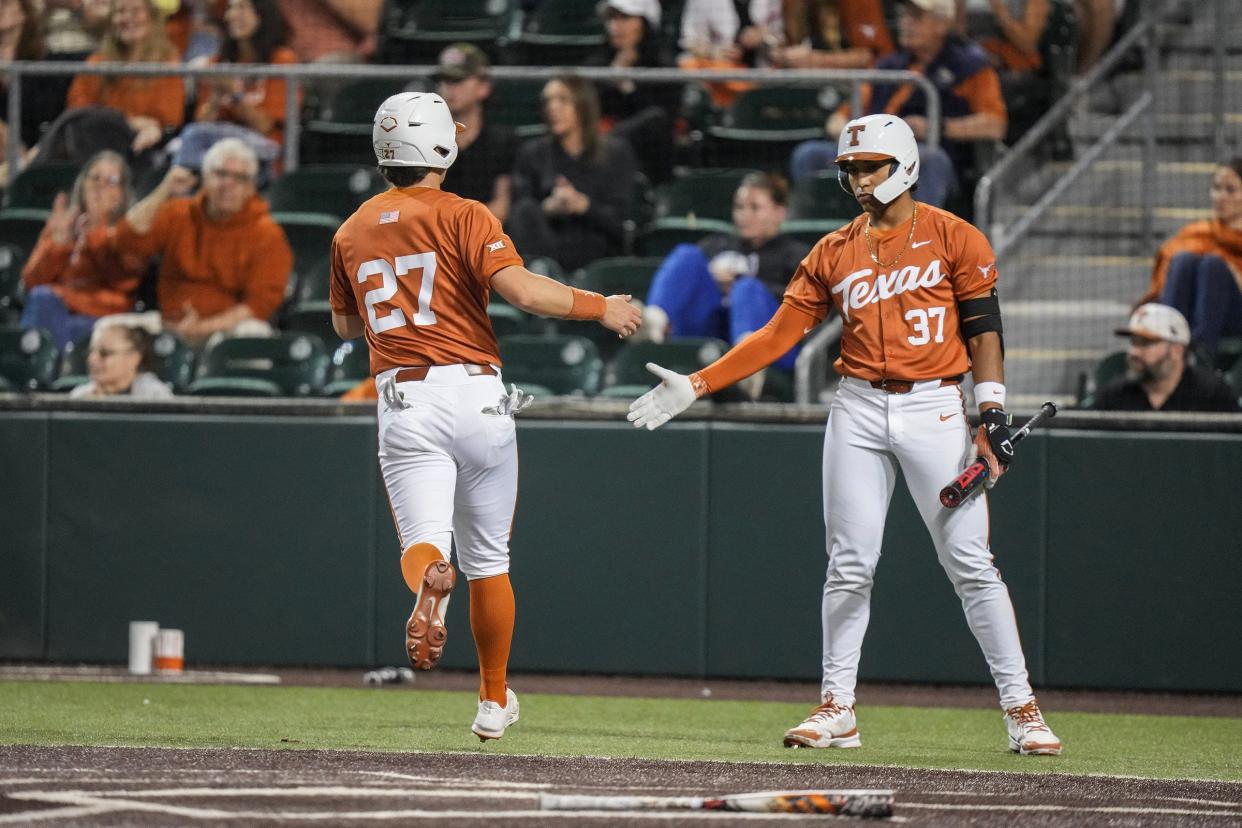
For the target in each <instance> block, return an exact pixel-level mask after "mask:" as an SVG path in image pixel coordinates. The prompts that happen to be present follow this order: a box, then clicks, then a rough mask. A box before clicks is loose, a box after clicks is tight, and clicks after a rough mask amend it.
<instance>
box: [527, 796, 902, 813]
mask: <svg viewBox="0 0 1242 828" xmlns="http://www.w3.org/2000/svg"><path fill="white" fill-rule="evenodd" d="M893 795H894V793H893V791H887V790H845V791H764V792H760V793H741V794H728V795H725V796H718V797H703V796H591V795H580V794H563V795H562V794H541V795H540V797H539V808H540V810H544V811H752V812H757V813H775V814H837V815H840V816H856V817H889V816H892V815H893Z"/></svg>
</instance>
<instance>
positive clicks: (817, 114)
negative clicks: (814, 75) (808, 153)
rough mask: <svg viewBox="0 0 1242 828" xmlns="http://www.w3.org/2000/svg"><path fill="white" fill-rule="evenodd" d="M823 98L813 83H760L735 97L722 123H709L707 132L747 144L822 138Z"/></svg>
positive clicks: (821, 92)
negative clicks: (807, 84)
mask: <svg viewBox="0 0 1242 828" xmlns="http://www.w3.org/2000/svg"><path fill="white" fill-rule="evenodd" d="M833 97H834V98H835V97H837V96H836V95H834V96H833ZM821 100H823V90H821V89H820V88H818V87H814V86H757V87H755V88H754V89H748V90H746V91H745V92H742V93H741V94H739V95H738V96H737V97H736V98H734V99H733V103H732V104H731V105H730V106H729V108H728V110H726V111H725V112H724V114H723V115H722V116H721V118H720V123H719V124H715V125H712V126H709V127H708V133H709V134H710V135H711V136H712V137H714V138H720V139H725V140H731V141H745V142H748V143H749V142H756V141H758V142H778V143H788V142H796V141H805V140H807V139H810V138H823V137H824V121H825V120H826V119H827V117H828V110H827V109H825V108H824V106H823V105H822V104H821Z"/></svg>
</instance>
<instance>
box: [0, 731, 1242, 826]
mask: <svg viewBox="0 0 1242 828" xmlns="http://www.w3.org/2000/svg"><path fill="white" fill-rule="evenodd" d="M777 788H789V789H804V788H892V789H894V790H896V791H897V805H896V810H895V815H894V817H893V818H892V819H891V820H888V821H889V822H900V823H903V824H909V825H920V826H921V825H947V826H959V825H985V824H996V823H997V822H998V821H999V820H1002V819H1004V820H1021V821H1022V824H1023V825H1038V826H1056V828H1060V827H1061V826H1072V825H1110V826H1118V825H1120V826H1138V825H1157V824H1158V825H1174V826H1190V825H1195V826H1213V825H1221V826H1224V825H1236V824H1238V823H1239V822H1242V785H1238V784H1230V783H1213V782H1184V781H1153V780H1140V779H1118V778H1104V777H1074V776H1063V775H1019V774H1007V773H976V772H960V771H922V770H909V769H904V768H876V767H840V766H834V767H832V768H830V769H829V768H824V767H823V766H814V765H806V764H798V765H784V764H770V765H768V764H734V763H715V762H656V761H648V760H614V759H591V758H582V759H553V758H541V757H526V756H502V755H487V754H486V753H482V752H481V753H478V754H464V753H462V754H425V753H356V752H344V751H342V752H327V751H300V750H286V751H261V750H169V749H152V748H146V749H140V748H44V747H24V746H16V747H0V825H3V824H23V825H25V824H38V825H55V826H78V825H83V826H85V825H140V826H156V825H186V824H193V825H236V824H256V823H264V824H279V825H282V826H283V825H290V826H292V825H324V824H348V823H352V822H358V821H369V820H384V821H394V822H395V821H404V822H411V821H417V822H419V823H423V824H441V823H451V824H453V825H463V826H474V825H478V826H484V825H486V826H495V825H497V824H504V825H530V826H534V825H553V826H555V825H565V826H569V825H578V824H590V825H605V824H606V825H650V824H652V823H653V822H654V823H662V824H666V825H667V824H696V825H697V824H705V825H714V826H716V825H718V826H725V825H739V826H740V825H747V826H749V825H756V824H760V825H762V824H770V825H776V824H789V823H791V822H792V823H795V824H798V823H807V822H809V821H812V820H816V818H815V817H807V816H786V815H766V814H753V815H752V814H719V813H705V812H684V811H683V812H656V811H644V812H627V813H606V812H599V811H540V810H538V807H539V805H538V795H539V794H540V793H591V794H638V793H642V794H653V795H668V796H691V795H702V794H714V793H725V792H741V791H749V790H772V789H777ZM820 819H821V820H837V821H841V820H843V819H844V818H836V817H827V818H820Z"/></svg>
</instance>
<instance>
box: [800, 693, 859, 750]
mask: <svg viewBox="0 0 1242 828" xmlns="http://www.w3.org/2000/svg"><path fill="white" fill-rule="evenodd" d="M785 747H791V748H798V747H810V748H830V747H835V748H856V747H862V738H861V737H859V735H858V721H857V720H856V719H855V717H854V705H852V704H851V705H849V706H846V705H841V704H837V703H836V702H835V701H834V700H833V698H832V696H829V697H828V698H826V699H824V702H823V704H821V705H820V706H819V707H817V708H815V709H814V710H812V711H811V715H810V716H807V717H806V721H804V722H803V723H802V724H800V725H798V726H797V727H793V728H790V729H789V730H787V731H785Z"/></svg>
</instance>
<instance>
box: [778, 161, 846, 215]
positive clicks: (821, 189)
mask: <svg viewBox="0 0 1242 828" xmlns="http://www.w3.org/2000/svg"><path fill="white" fill-rule="evenodd" d="M861 212H862V208H861V207H860V206H859V205H858V200H857V199H855V198H854V196H853V194H852V193H848V192H846V191H845V190H844V189H842V188H841V184H840V182H838V181H837V173H836V171H835V170H833V171H832V172H821V173H818V174H816V175H813V176H811V177H809V178H804V179H802V180H801V181H798V182H797V183H796V184H794V186H793V191H792V192H791V193H790V194H789V218H790V219H797V220H803V219H836V220H838V221H840V222H841V223H842V224H844V223H845V222H848V221H850V220H852V219H853V218H854V216H857V215H858V214H859V213H861Z"/></svg>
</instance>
